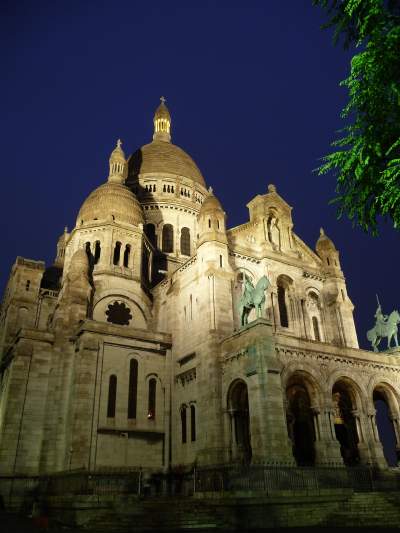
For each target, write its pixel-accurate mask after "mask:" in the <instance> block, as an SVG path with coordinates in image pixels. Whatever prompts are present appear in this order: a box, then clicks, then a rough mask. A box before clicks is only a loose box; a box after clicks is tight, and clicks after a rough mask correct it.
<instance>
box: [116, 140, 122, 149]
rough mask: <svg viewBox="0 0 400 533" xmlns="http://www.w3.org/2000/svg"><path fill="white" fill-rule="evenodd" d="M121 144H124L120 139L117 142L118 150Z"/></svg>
mask: <svg viewBox="0 0 400 533" xmlns="http://www.w3.org/2000/svg"><path fill="white" fill-rule="evenodd" d="M121 144H122V141H121V139H118V141H117V148H121Z"/></svg>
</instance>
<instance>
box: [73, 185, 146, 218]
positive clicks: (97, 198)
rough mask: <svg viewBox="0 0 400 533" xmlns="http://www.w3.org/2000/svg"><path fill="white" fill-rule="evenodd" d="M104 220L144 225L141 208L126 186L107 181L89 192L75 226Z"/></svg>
mask: <svg viewBox="0 0 400 533" xmlns="http://www.w3.org/2000/svg"><path fill="white" fill-rule="evenodd" d="M105 219H111V220H115V221H116V222H123V223H126V224H133V225H134V226H137V225H138V224H143V223H144V216H143V210H142V207H141V205H140V203H139V202H138V200H137V198H136V196H135V195H134V194H133V192H132V191H131V190H130V189H129V188H128V187H126V185H122V184H121V183H115V182H111V181H109V182H107V183H104V184H103V185H100V187H98V188H97V189H95V190H94V191H93V192H91V193H90V194H89V196H88V197H87V198H86V200H85V201H84V202H83V205H82V207H81V208H80V210H79V213H78V217H77V220H76V225H77V226H80V225H81V224H82V223H83V224H86V223H89V222H94V221H95V220H105Z"/></svg>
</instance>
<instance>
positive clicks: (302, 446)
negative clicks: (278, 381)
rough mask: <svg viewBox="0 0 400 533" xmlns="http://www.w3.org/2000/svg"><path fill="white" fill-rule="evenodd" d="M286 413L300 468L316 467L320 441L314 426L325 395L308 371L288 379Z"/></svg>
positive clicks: (289, 432) (289, 375)
mask: <svg viewBox="0 0 400 533" xmlns="http://www.w3.org/2000/svg"><path fill="white" fill-rule="evenodd" d="M284 390H285V408H286V409H285V411H286V422H287V430H288V436H289V438H290V440H291V442H292V451H293V457H294V458H295V460H296V463H297V465H298V466H312V465H314V464H315V459H316V446H315V441H316V439H317V435H316V428H315V422H314V412H315V409H317V411H319V408H320V406H321V402H322V391H321V387H320V385H319V383H318V381H317V380H316V379H315V378H314V376H313V375H312V374H310V373H308V372H307V371H304V370H302V369H301V370H299V369H295V370H294V371H292V372H290V373H287V374H286V376H285V388H284Z"/></svg>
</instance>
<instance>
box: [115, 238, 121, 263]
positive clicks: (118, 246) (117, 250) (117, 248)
mask: <svg viewBox="0 0 400 533" xmlns="http://www.w3.org/2000/svg"><path fill="white" fill-rule="evenodd" d="M120 256H121V243H120V242H119V241H117V242H116V243H115V247H114V258H113V264H114V265H118V264H119V258H120Z"/></svg>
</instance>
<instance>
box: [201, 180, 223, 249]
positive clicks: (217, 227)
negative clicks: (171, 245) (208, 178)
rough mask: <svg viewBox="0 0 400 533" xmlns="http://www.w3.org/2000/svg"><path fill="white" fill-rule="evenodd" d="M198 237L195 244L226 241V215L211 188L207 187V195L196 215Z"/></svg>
mask: <svg viewBox="0 0 400 533" xmlns="http://www.w3.org/2000/svg"><path fill="white" fill-rule="evenodd" d="M197 218H198V221H199V239H198V243H197V246H200V245H201V244H202V243H203V242H206V241H218V242H223V243H226V242H227V238H226V227H225V219H226V215H225V212H224V210H223V209H222V205H221V203H220V201H219V200H218V198H217V197H216V196H215V195H214V193H213V190H212V188H211V187H210V188H209V189H208V196H207V197H206V199H205V200H204V202H203V205H202V206H201V209H200V213H199V215H198V217H197Z"/></svg>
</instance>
